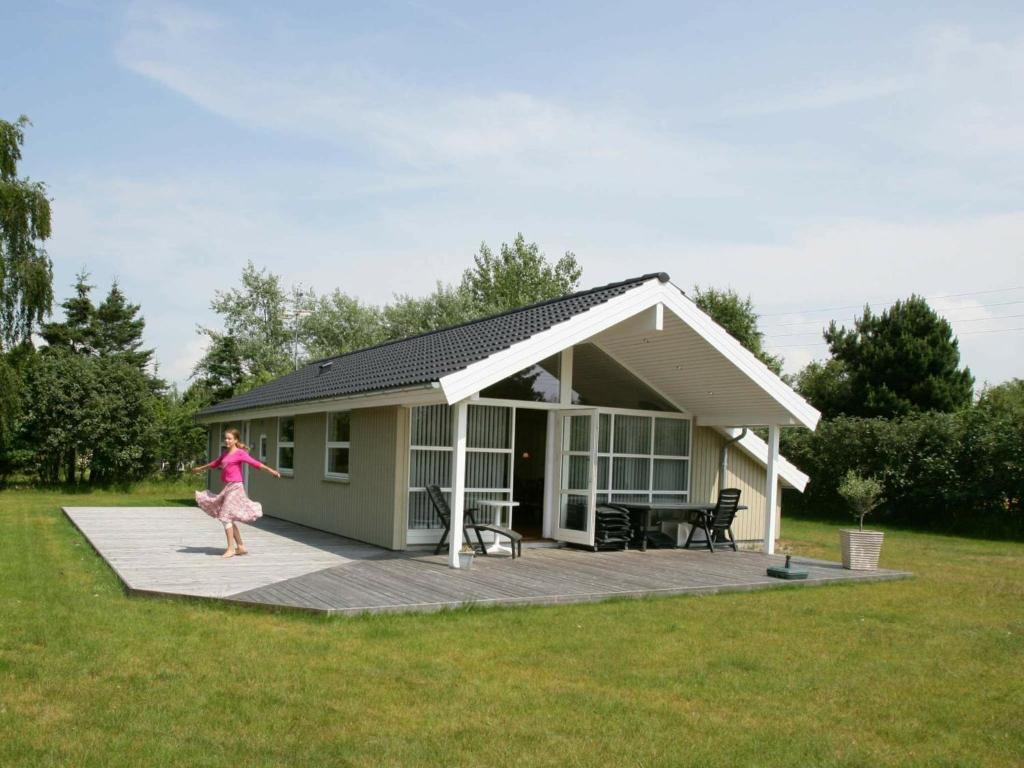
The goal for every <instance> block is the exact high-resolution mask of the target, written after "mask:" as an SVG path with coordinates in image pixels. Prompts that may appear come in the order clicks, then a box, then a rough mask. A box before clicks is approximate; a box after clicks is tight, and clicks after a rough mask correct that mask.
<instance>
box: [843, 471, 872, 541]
mask: <svg viewBox="0 0 1024 768" xmlns="http://www.w3.org/2000/svg"><path fill="white" fill-rule="evenodd" d="M837 490H838V491H839V495H840V496H842V497H843V498H844V499H846V503H847V504H849V505H850V509H852V510H853V516H854V517H855V518H857V522H858V523H859V524H860V529H861V530H862V531H863V530H864V517H865V515H867V514H868V513H869V512H872V511H873V510H874V509H875V508H876V507H878V504H879V502H880V501H881V499H882V484H881V483H880V482H878V481H877V480H875V478H873V477H861V476H860V475H858V474H857V473H856V472H854V471H853V470H852V469H851V470H850V471H849V472H847V473H846V475H845V476H844V477H843V481H842V482H841V483H840V484H839V488H838V489H837Z"/></svg>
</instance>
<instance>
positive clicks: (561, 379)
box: [558, 347, 572, 405]
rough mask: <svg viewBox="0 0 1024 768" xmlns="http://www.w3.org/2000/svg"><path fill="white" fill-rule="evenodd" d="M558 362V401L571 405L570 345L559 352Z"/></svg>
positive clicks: (561, 403)
mask: <svg viewBox="0 0 1024 768" xmlns="http://www.w3.org/2000/svg"><path fill="white" fill-rule="evenodd" d="M561 355H562V357H561V360H560V361H559V364H558V403H559V404H560V405H572V347H566V348H565V349H563V350H562V352H561Z"/></svg>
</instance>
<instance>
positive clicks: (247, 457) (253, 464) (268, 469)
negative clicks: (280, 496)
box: [242, 453, 281, 477]
mask: <svg viewBox="0 0 1024 768" xmlns="http://www.w3.org/2000/svg"><path fill="white" fill-rule="evenodd" d="M242 461H244V462H245V463H246V464H248V465H249V466H250V467H256V469H262V470H263V471H264V472H269V473H270V474H272V475H273V476H274V477H280V476H281V473H280V472H278V471H277V470H276V469H273V468H271V467H268V466H267V465H266V464H264V463H263V462H261V461H257V460H256V459H254V458H253V457H252V456H251V455H249V453H244V454H242Z"/></svg>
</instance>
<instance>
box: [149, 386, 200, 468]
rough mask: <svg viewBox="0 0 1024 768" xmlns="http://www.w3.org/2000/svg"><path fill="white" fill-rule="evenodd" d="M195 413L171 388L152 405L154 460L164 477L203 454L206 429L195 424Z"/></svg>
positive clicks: (183, 397)
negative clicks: (154, 440) (154, 442)
mask: <svg viewBox="0 0 1024 768" xmlns="http://www.w3.org/2000/svg"><path fill="white" fill-rule="evenodd" d="M197 410H198V407H197V404H196V403H195V402H193V401H191V400H190V399H189V398H188V397H187V396H186V395H181V394H179V392H178V390H177V389H176V388H174V387H172V388H171V389H170V390H169V391H168V392H167V393H166V394H165V395H164V396H163V397H161V398H158V399H157V401H156V403H155V413H154V419H155V427H156V447H157V449H156V450H157V455H156V459H157V461H158V463H159V464H160V466H161V468H162V470H163V472H164V473H165V474H167V475H171V476H173V475H177V474H178V473H179V471H181V470H182V469H183V468H185V467H187V466H189V465H190V464H192V463H193V462H194V461H195V460H196V459H197V458H198V457H199V456H202V455H203V453H204V452H205V451H206V427H204V426H203V425H202V424H197V423H196V421H195V418H194V417H195V413H196V411H197Z"/></svg>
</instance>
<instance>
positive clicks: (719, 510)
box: [683, 488, 740, 552]
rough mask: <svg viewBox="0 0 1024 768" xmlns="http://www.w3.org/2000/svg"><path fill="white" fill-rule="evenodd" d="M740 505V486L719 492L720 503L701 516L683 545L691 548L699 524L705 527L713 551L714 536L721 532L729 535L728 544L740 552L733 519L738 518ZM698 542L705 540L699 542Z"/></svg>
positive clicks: (733, 549)
mask: <svg viewBox="0 0 1024 768" xmlns="http://www.w3.org/2000/svg"><path fill="white" fill-rule="evenodd" d="M739 506H740V490H739V488H723V489H722V490H721V491H719V492H718V503H716V504H715V508H714V509H713V510H711V511H710V512H706V513H704V514H702V515H701V516H700V520H699V521H697V523H696V525H694V526H693V527H692V528H691V529H690V535H689V536H688V537H687V538H686V544H685V545H684V546H683V548H684V549H689V548H690V543H691V542H692V541H693V534H695V533H696V532H697V526H698V525H699V526H700V527H701V528H703V529H704V536H705V537H706V543H707V545H708V549H710V550H711V551H712V552H714V551H715V544H714V538H715V536H718V535H719V534H724V535H725V536H727V537H728V539H727V542H726V543H728V544H731V545H732V551H733V552H739V549H737V548H736V539H734V538H733V536H732V531H731V530H730V528H731V527H732V521H733V520H734V519H735V518H736V512H737V511H738V509H739ZM697 543H698V544H701V543H704V542H700V541H698V542H697Z"/></svg>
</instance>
